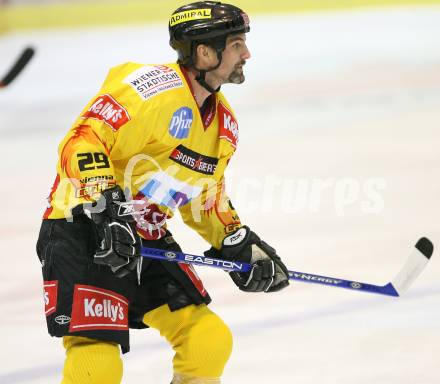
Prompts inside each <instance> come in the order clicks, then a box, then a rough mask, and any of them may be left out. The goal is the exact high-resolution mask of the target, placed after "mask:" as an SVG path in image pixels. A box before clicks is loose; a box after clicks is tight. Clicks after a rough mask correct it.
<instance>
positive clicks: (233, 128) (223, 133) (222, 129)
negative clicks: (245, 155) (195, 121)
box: [218, 102, 238, 148]
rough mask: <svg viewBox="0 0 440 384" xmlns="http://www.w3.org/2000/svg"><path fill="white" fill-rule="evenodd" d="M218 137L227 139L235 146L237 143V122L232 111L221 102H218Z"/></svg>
mask: <svg viewBox="0 0 440 384" xmlns="http://www.w3.org/2000/svg"><path fill="white" fill-rule="evenodd" d="M218 118H219V137H220V139H226V140H228V141H229V142H230V143H231V144H232V146H233V147H234V148H235V147H236V146H237V143H238V124H237V121H236V120H235V118H234V115H233V114H232V112H231V111H230V110H229V109H228V108H226V107H225V106H224V105H223V103H221V102H220V103H219V104H218Z"/></svg>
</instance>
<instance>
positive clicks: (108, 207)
mask: <svg viewBox="0 0 440 384" xmlns="http://www.w3.org/2000/svg"><path fill="white" fill-rule="evenodd" d="M102 208H104V209H103V210H102ZM84 211H85V213H86V214H87V215H88V216H89V217H90V218H91V219H92V221H93V222H94V223H95V225H96V233H97V248H96V253H95V257H94V262H95V263H96V264H102V265H108V266H109V267H111V269H112V271H113V272H114V273H115V275H116V276H117V277H123V276H125V275H127V274H129V273H130V272H131V271H132V270H133V269H135V268H136V265H137V263H138V261H139V259H140V257H141V256H140V247H141V246H140V244H141V242H140V237H139V235H138V234H137V232H136V225H135V220H134V217H133V215H132V213H133V209H132V205H131V204H129V203H126V202H125V197H124V193H123V192H122V189H121V188H120V187H119V186H116V187H113V188H111V189H107V190H106V191H104V192H102V193H101V197H100V198H99V200H98V201H97V205H96V206H95V207H92V208H91V209H90V211H88V209H87V208H86V207H84Z"/></svg>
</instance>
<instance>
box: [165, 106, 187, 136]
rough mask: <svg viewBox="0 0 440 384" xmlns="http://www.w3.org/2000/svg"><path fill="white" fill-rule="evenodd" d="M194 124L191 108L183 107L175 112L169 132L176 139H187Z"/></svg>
mask: <svg viewBox="0 0 440 384" xmlns="http://www.w3.org/2000/svg"><path fill="white" fill-rule="evenodd" d="M192 122H193V112H192V109H191V108H188V107H182V108H179V109H178V110H177V111H176V112H174V114H173V117H172V118H171V121H170V125H169V127H168V132H169V133H170V135H171V136H173V137H175V138H176V139H186V138H187V137H188V135H189V130H190V128H191V125H192Z"/></svg>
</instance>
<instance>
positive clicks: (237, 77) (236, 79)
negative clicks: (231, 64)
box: [228, 61, 246, 84]
mask: <svg viewBox="0 0 440 384" xmlns="http://www.w3.org/2000/svg"><path fill="white" fill-rule="evenodd" d="M245 64H246V62H245V61H242V62H240V63H238V64H237V65H236V66H235V68H234V70H233V71H232V72H231V74H230V75H229V78H228V82H229V83H232V84H241V83H243V82H244V80H245V76H244V73H243V65H245Z"/></svg>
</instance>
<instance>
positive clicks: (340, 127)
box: [0, 7, 440, 384]
mask: <svg viewBox="0 0 440 384" xmlns="http://www.w3.org/2000/svg"><path fill="white" fill-rule="evenodd" d="M28 43H31V44H33V45H34V46H35V47H36V48H37V55H36V57H35V59H34V60H33V61H32V62H31V63H30V65H29V67H28V68H27V69H26V70H25V71H24V73H23V74H22V76H20V78H18V79H17V80H16V82H15V83H13V84H12V85H11V87H10V88H8V89H5V90H2V91H1V93H0V134H1V142H0V151H1V155H2V162H1V164H2V165H1V174H2V180H3V183H2V188H1V190H0V194H1V209H0V211H1V220H0V239H1V250H2V263H1V268H0V287H1V290H0V296H1V312H0V313H1V317H0V337H1V340H2V348H1V351H0V361H1V368H0V383H2V384H10V383H34V384H43V383H44V384H48V383H57V382H59V379H60V373H61V368H62V364H63V358H64V350H63V348H62V347H61V345H60V341H59V340H58V339H55V338H50V337H49V336H48V335H47V334H46V326H45V320H44V315H43V300H42V286H41V276H40V265H39V263H38V261H37V257H36V254H35V251H34V249H35V242H36V238H37V233H38V229H39V224H40V220H41V215H42V212H43V210H44V207H45V204H46V203H45V198H46V196H47V195H48V192H49V188H50V186H51V184H52V181H53V178H54V177H55V163H56V157H57V153H56V149H57V145H58V143H59V141H60V140H61V139H62V137H63V136H64V134H65V132H66V131H67V129H68V128H69V126H70V124H71V123H72V122H73V120H74V118H75V116H76V115H77V114H78V113H79V111H80V110H81V109H82V107H83V106H84V104H85V103H86V102H87V101H88V100H89V99H90V98H91V97H92V96H93V95H94V94H95V92H96V91H97V90H98V88H99V86H100V83H101V82H102V80H103V79H104V77H105V74H106V72H107V70H108V68H109V67H111V66H113V65H116V64H118V63H121V62H125V61H138V62H146V63H162V62H171V61H174V59H175V56H174V53H173V52H172V51H171V49H170V48H169V47H168V45H167V33H166V28H165V27H164V26H151V27H127V28H101V29H87V30H72V31H69V30H57V31H55V32H54V31H51V32H32V33H22V34H11V35H7V36H3V37H2V38H1V39H0V52H1V56H0V73H2V72H4V71H6V69H7V68H8V66H9V65H10V63H11V61H12V60H13V58H14V57H15V56H16V55H18V53H19V52H20V50H21V49H22V48H23V47H24V45H26V44H28ZM248 43H249V47H250V49H251V52H252V54H253V57H252V59H251V60H250V61H249V62H248V63H247V65H246V67H245V70H246V73H247V81H246V82H245V84H243V85H242V86H235V85H231V86H225V87H224V89H223V90H224V93H225V94H226V96H228V97H229V100H230V102H231V104H232V105H233V106H234V108H235V111H236V114H237V117H238V121H239V125H240V145H239V150H238V152H237V154H236V156H235V158H234V159H233V161H232V162H231V166H230V170H229V173H228V185H229V187H228V189H229V191H230V195H231V197H232V200H233V202H234V205H235V206H236V208H237V210H238V212H239V213H240V216H241V219H242V221H243V222H244V223H246V224H248V225H249V226H250V227H251V228H253V229H254V230H255V232H257V233H258V234H260V236H261V237H262V238H263V239H264V240H266V241H267V242H268V243H269V244H272V245H273V246H274V247H276V248H277V250H278V253H279V254H280V255H281V256H282V257H283V259H284V261H285V263H286V264H287V265H288V266H289V268H290V269H295V270H299V271H305V272H310V273H316V274H324V275H330V276H335V277H341V278H347V279H353V280H359V281H364V282H370V283H374V284H385V283H386V282H388V281H390V280H391V279H392V278H394V275H395V274H396V273H397V272H398V270H399V269H400V267H401V264H402V263H403V262H404V261H405V259H406V258H407V256H408V255H409V253H410V252H411V250H412V247H413V245H414V244H415V242H416V241H417V239H418V238H419V237H421V236H427V237H429V238H430V239H431V240H432V241H433V243H434V245H436V246H440V177H439V175H440V168H439V165H440V8H438V7H424V8H396V9H381V10H357V11H350V12H348V11H347V12H334V13H322V14H298V15H292V16H286V15H280V16H271V17H263V16H259V17H255V18H254V19H253V23H252V33H250V34H249V36H248ZM170 228H171V230H172V231H173V232H174V234H175V237H176V239H177V240H178V241H179V242H180V243H181V245H182V246H183V248H184V249H185V250H186V251H187V252H191V253H201V252H202V251H203V250H205V249H206V248H207V247H208V245H207V244H206V243H204V241H203V240H201V239H200V238H199V237H198V235H197V234H195V233H193V232H191V231H190V230H189V229H187V228H185V227H184V226H183V224H182V223H181V222H180V218H178V217H176V218H175V219H174V220H173V221H172V222H171V223H170ZM198 271H199V272H200V274H201V276H202V277H203V279H204V281H205V285H206V287H207V288H208V290H209V291H210V294H211V296H212V297H213V299H214V301H213V303H212V304H211V308H212V309H213V310H214V311H216V312H217V313H218V314H220V315H221V317H222V318H223V319H224V320H225V322H226V323H227V324H229V325H230V327H231V329H232V331H233V333H234V335H235V341H234V352H233V355H232V357H231V360H230V362H229V364H228V366H227V368H226V370H225V374H224V381H223V382H224V383H226V384H238V383H240V384H242V383H246V384H247V383H249V384H251V383H265V382H270V383H296V384H311V383H317V382H319V383H320V384H336V383H338V384H353V383H356V384H373V383H374V384H438V383H440V367H439V362H440V359H439V356H440V257H439V256H438V255H437V254H436V252H435V251H434V256H433V259H432V260H431V262H430V264H429V265H428V267H427V269H426V270H425V271H424V272H423V274H422V275H421V276H420V278H419V279H418V280H417V281H416V282H415V284H414V285H413V287H412V289H411V290H410V291H409V292H408V293H407V294H406V295H405V296H404V297H401V298H398V299H394V298H387V297H381V296H374V295H368V294H363V293H358V292H351V291H346V290H340V289H336V288H328V287H321V286H315V285H309V284H302V283H294V284H292V285H291V287H289V288H288V289H285V290H284V291H283V292H281V293H278V294H253V295H252V294H244V293H242V292H240V291H238V289H237V288H236V287H235V286H234V285H233V283H232V282H231V281H230V279H229V278H228V276H227V275H226V274H225V273H223V272H221V271H212V270H209V269H206V268H205V269H203V268H198ZM171 359H172V351H171V350H170V348H169V347H168V345H167V344H166V342H165V341H164V340H162V339H161V337H160V336H159V335H158V334H157V333H156V332H155V331H153V330H146V331H134V332H132V352H130V353H129V354H128V355H125V356H124V362H125V373H124V383H136V384H140V383H154V384H156V383H157V384H160V383H169V381H170V377H171V374H172V366H171Z"/></svg>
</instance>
